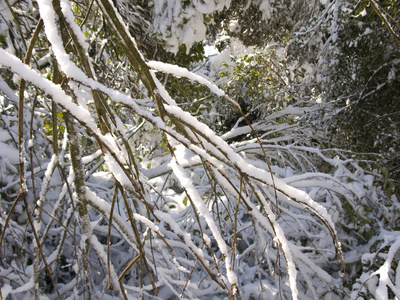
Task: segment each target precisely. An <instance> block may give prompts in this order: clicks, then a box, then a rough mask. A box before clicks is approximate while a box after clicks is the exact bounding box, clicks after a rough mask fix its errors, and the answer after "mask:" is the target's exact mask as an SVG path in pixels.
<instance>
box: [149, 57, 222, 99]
mask: <svg viewBox="0 0 400 300" xmlns="http://www.w3.org/2000/svg"><path fill="white" fill-rule="evenodd" d="M147 65H148V66H149V67H150V68H152V69H156V70H158V71H161V72H164V73H167V74H173V75H175V76H176V77H186V78H188V79H190V80H192V81H196V82H198V83H200V84H203V85H205V86H206V87H208V88H209V89H210V90H211V91H212V92H213V93H215V94H216V95H217V96H223V95H225V92H224V91H222V90H221V89H220V88H218V87H217V86H216V85H214V84H212V83H211V82H209V81H208V80H207V79H205V78H204V77H201V76H199V75H196V74H195V73H192V72H189V70H188V69H186V68H182V67H179V66H176V65H171V64H166V63H162V62H158V61H149V62H148V63H147Z"/></svg>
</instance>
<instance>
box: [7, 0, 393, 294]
mask: <svg viewBox="0 0 400 300" xmlns="http://www.w3.org/2000/svg"><path fill="white" fill-rule="evenodd" d="M54 3H55V2H52V1H50V0H39V1H38V7H39V11H40V15H41V17H42V19H43V25H44V29H42V27H41V22H39V21H38V26H37V27H36V31H34V32H33V34H32V39H31V41H30V43H31V45H32V47H35V44H36V43H38V41H40V42H42V43H46V42H45V41H46V39H47V41H48V43H49V44H48V45H49V46H51V53H50V51H49V50H47V51H46V50H44V49H43V48H40V50H42V51H44V53H41V52H40V51H39V52H35V53H32V54H33V55H34V58H35V59H40V58H42V57H49V61H50V62H49V63H50V64H51V65H50V67H49V69H47V70H42V69H41V68H40V65H35V64H33V65H32V67H30V66H29V59H25V61H24V62H23V61H22V60H20V59H19V58H17V57H16V56H14V55H13V54H11V53H10V51H6V50H3V49H0V64H1V65H2V66H3V67H4V68H7V70H9V71H10V72H12V73H13V74H14V75H15V78H16V83H15V84H16V85H19V91H18V93H20V94H21V95H23V96H24V97H21V98H18V97H17V96H16V93H15V92H16V91H14V90H13V88H12V87H10V86H9V85H8V84H7V83H5V81H4V82H3V81H2V82H1V85H0V87H1V91H2V93H3V96H2V97H3V98H2V99H3V101H2V103H1V108H2V118H3V120H6V121H3V122H4V124H2V127H1V136H2V137H3V140H2V142H3V143H4V145H3V144H2V150H4V151H3V152H2V153H4V154H2V156H0V157H1V158H0V163H1V166H5V167H6V169H2V174H3V173H4V174H5V176H4V177H3V178H2V185H4V184H6V185H5V186H3V187H2V198H1V209H2V214H1V219H0V221H1V225H2V226H1V240H0V243H1V248H0V250H1V258H2V261H1V263H2V268H1V271H0V272H1V275H2V279H1V281H2V288H1V293H2V296H3V297H4V298H7V297H9V298H11V299H13V298H17V299H19V298H23V297H26V298H32V297H35V298H36V299H39V298H41V297H47V298H70V299H73V298H90V299H91V298H102V299H112V298H121V299H137V298H145V299H173V298H177V297H184V298H189V299H196V298H198V299H199V298H200V299H201V298H203V299H205V298H216V299H218V298H225V297H229V298H232V299H234V298H238V299H240V298H242V299H251V298H258V297H260V298H266V299H269V298H275V297H282V298H283V299H290V298H293V299H310V298H313V299H320V298H322V297H329V296H330V297H335V296H336V297H343V298H346V297H348V296H350V297H353V298H354V299H355V298H357V297H358V296H359V295H364V294H365V295H367V296H369V295H373V296H375V297H377V298H379V297H381V298H383V299H384V298H385V297H386V298H391V297H392V296H393V295H396V296H398V289H399V282H398V278H399V276H398V275H397V273H398V270H397V269H398V267H397V262H398V256H397V250H398V247H399V246H398V245H399V234H398V231H396V230H398V226H397V225H396V223H395V222H396V220H397V218H396V217H397V216H398V215H397V211H396V210H397V209H398V208H397V207H396V203H397V202H396V201H397V200H396V199H395V197H392V199H387V197H386V196H385V194H384V193H383V192H382V190H381V189H380V188H379V187H378V186H376V185H375V184H374V176H378V174H376V173H374V171H373V170H372V169H370V168H369V165H371V162H369V161H362V160H361V161H360V160H359V159H358V157H357V155H356V154H354V153H352V152H349V151H343V150H341V149H336V148H333V147H326V146H324V147H322V146H323V145H325V144H329V143H328V142H329V140H328V142H327V141H326V139H328V138H326V137H325V136H326V131H325V127H324V126H318V125H319V123H318V122H321V123H322V124H323V122H324V121H327V120H329V118H330V117H331V116H332V115H334V113H335V108H334V107H333V106H332V105H329V104H324V103H321V102H320V101H314V99H311V100H309V101H303V102H298V103H296V104H295V105H289V106H287V107H286V108H285V109H283V110H278V111H275V112H274V113H273V114H270V115H268V116H265V118H264V120H262V121H259V122H253V123H252V122H249V120H248V118H245V116H244V114H243V112H242V113H241V116H242V118H243V119H244V122H241V123H240V122H237V123H236V125H235V126H233V128H231V130H229V131H227V132H226V133H225V134H224V135H222V136H218V135H217V134H216V133H215V132H214V131H213V130H211V129H210V128H209V127H208V126H206V125H205V124H203V123H201V122H200V121H199V120H198V119H196V118H195V117H194V116H192V115H191V114H190V113H189V112H187V111H184V110H182V109H181V107H180V106H178V105H177V103H176V102H175V101H174V99H173V97H171V94H169V93H168V91H167V90H166V89H165V87H164V86H163V85H162V84H161V82H160V81H159V80H158V79H157V77H156V74H155V71H157V72H159V73H164V74H168V75H169V76H175V77H181V78H187V79H189V80H190V81H193V82H196V83H197V84H200V85H202V86H204V87H205V88H207V89H208V90H209V91H210V92H211V93H213V94H215V95H216V96H217V97H219V99H221V101H227V102H228V103H230V104H231V105H233V106H234V107H236V109H238V110H239V111H240V106H239V105H238V104H237V102H236V101H235V100H233V99H231V98H229V97H228V96H227V95H226V94H225V92H224V91H222V90H221V89H220V88H218V87H217V86H215V85H214V84H212V83H210V82H209V81H208V80H206V79H205V78H204V77H201V76H198V75H196V74H194V73H192V72H189V71H188V70H187V69H183V68H180V67H178V66H176V65H170V64H166V63H161V62H158V61H145V60H144V59H143V56H142V55H141V54H140V52H139V51H138V50H137V47H136V43H135V40H134V39H133V37H132V36H131V35H130V32H129V30H128V28H127V27H125V26H124V23H123V22H122V18H120V17H119V14H118V12H117V10H116V9H115V8H114V6H113V4H112V2H110V1H107V0H100V1H98V5H99V6H98V7H97V6H95V7H94V8H92V9H93V10H94V13H95V14H102V15H103V16H104V20H105V21H106V22H107V23H106V27H107V28H113V31H114V32H115V33H116V34H115V37H114V40H113V45H117V46H118V47H116V48H114V47H110V48H107V49H105V50H104V51H105V54H104V58H106V59H107V60H106V62H107V63H108V64H109V67H108V68H109V69H106V70H104V74H106V75H107V76H105V77H104V78H99V71H101V69H104V68H105V66H107V63H104V61H100V60H96V59H91V56H90V55H89V53H88V52H87V50H88V49H89V48H90V46H89V44H88V43H87V41H88V39H89V37H88V36H89V34H85V32H86V31H85V29H84V27H82V28H80V27H79V26H78V25H77V24H78V23H80V22H77V21H76V20H77V19H79V18H78V17H77V15H79V14H78V12H76V11H75V15H73V14H72V11H73V10H71V7H70V3H69V2H68V1H66V0H61V1H60V6H59V7H58V6H56V5H53V4H54ZM87 7H89V6H87ZM95 19H96V18H88V20H89V22H90V21H91V20H92V21H95ZM86 29H87V28H86ZM97 29H98V28H97ZM42 30H43V31H42ZM101 32H102V31H101V30H99V31H98V32H97V34H98V38H99V39H100V36H101V34H100V33H101ZM64 33H68V35H69V38H70V39H71V41H69V39H66V38H65V36H63V34H64ZM45 38H46V39H45ZM70 44H73V46H74V47H73V48H72V47H70V46H69V45H70ZM32 47H30V48H28V50H27V53H26V54H25V55H26V57H29V56H30V53H29V51H32ZM108 51H109V52H108ZM112 51H115V52H112ZM117 52H118V55H116V53H117ZM38 53H39V54H38ZM47 55H48V56H47ZM113 55H116V56H113ZM122 55H123V57H124V58H123V61H119V60H118V59H116V58H115V57H119V56H122ZM52 56H54V57H52ZM99 57H101V56H99ZM114 58H115V61H108V60H112V59H114ZM122 67H124V68H125V69H124V68H122ZM121 69H122V71H121ZM112 71H115V74H116V75H115V78H109V77H110V74H112ZM121 74H126V76H127V77H128V78H131V79H132V80H131V82H132V83H131V84H132V86H131V87H132V89H134V90H129V89H127V87H128V86H129V85H127V82H128V81H129V80H126V79H124V76H122V75H121ZM18 78H19V79H18ZM18 80H19V82H18ZM22 80H24V81H26V86H25V87H24V84H23V81H22ZM121 82H122V84H121V86H122V87H123V88H121V89H122V90H119V87H121V86H120V85H119V83H121ZM172 96H173V95H172ZM8 101H11V102H12V103H13V104H12V105H11V106H10V105H8V103H7V102H8ZM16 105H18V106H16ZM16 124H19V125H21V126H19V127H17V126H16ZM239 137H240V138H239ZM12 140H14V141H12ZM17 140H18V141H20V142H19V143H18V142H16V141H17ZM7 147H9V148H7ZM7 149H10V151H6V150H7ZM11 149H12V150H13V151H11ZM15 152H16V153H17V155H15V154H14V153H15ZM11 153H13V154H11ZM7 155H8V156H7ZM18 168H20V169H21V170H22V171H19V169H18ZM3 171H4V172H3ZM10 181H11V182H12V185H10ZM16 187H18V188H16ZM3 195H6V197H3ZM390 203H392V206H388V204H390ZM365 249H366V250H367V251H368V253H366V252H363V250H365ZM346 264H347V265H348V267H346ZM377 275H379V278H378V277H377Z"/></svg>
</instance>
